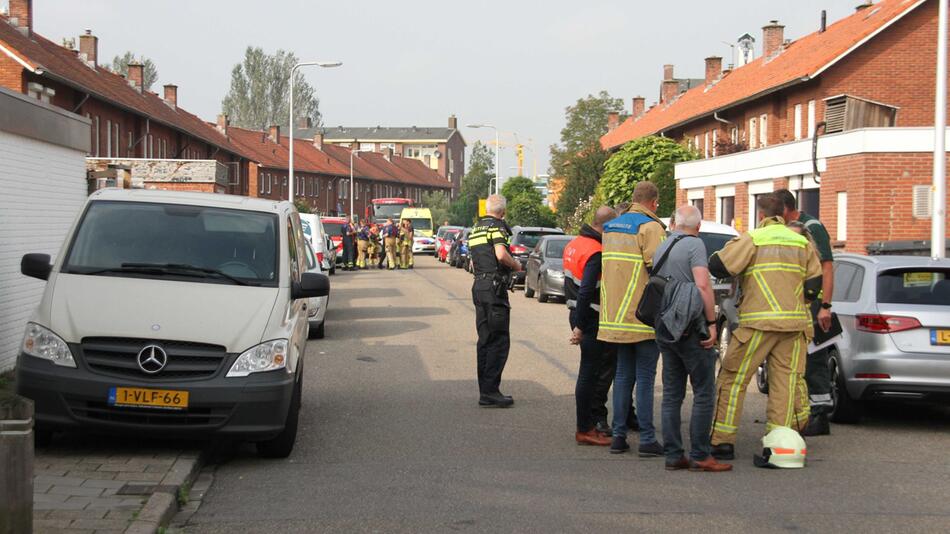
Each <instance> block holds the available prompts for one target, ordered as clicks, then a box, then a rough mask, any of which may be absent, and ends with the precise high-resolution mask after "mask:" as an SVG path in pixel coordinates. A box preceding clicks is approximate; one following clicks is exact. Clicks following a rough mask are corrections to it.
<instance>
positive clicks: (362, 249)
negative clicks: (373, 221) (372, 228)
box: [356, 220, 370, 269]
mask: <svg viewBox="0 0 950 534" xmlns="http://www.w3.org/2000/svg"><path fill="white" fill-rule="evenodd" d="M369 237H370V236H369V225H367V224H366V221H365V220H363V221H361V222H360V225H359V228H358V229H357V231H356V253H357V254H356V267H357V268H359V269H366V259H367V256H368V255H369Z"/></svg>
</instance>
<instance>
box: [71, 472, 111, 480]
mask: <svg viewBox="0 0 950 534" xmlns="http://www.w3.org/2000/svg"><path fill="white" fill-rule="evenodd" d="M67 476H70V477H76V478H85V479H95V480H113V479H115V473H114V472H112V471H70V472H69V473H67Z"/></svg>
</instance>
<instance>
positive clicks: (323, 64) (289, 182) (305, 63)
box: [277, 61, 343, 204]
mask: <svg viewBox="0 0 950 534" xmlns="http://www.w3.org/2000/svg"><path fill="white" fill-rule="evenodd" d="M342 64H343V62H342V61H303V62H301V63H297V64H296V65H294V66H293V68H291V69H290V125H289V126H290V129H289V130H288V135H289V136H290V147H289V149H290V161H289V162H288V166H289V167H290V168H289V169H288V172H289V174H290V177H289V178H288V180H287V191H288V192H289V197H290V198H289V200H290V203H291V204H293V202H294V73H296V72H297V69H299V68H300V67H311V66H316V67H323V68H325V69H328V68H332V67H339V66H340V65H342ZM277 144H278V145H279V144H280V139H278V140H277Z"/></svg>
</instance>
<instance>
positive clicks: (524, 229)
mask: <svg viewBox="0 0 950 534" xmlns="http://www.w3.org/2000/svg"><path fill="white" fill-rule="evenodd" d="M511 231H512V233H515V234H519V233H521V232H550V233H561V234H563V233H564V230H561V229H560V228H548V227H545V226H515V227H514V228H512V229H511Z"/></svg>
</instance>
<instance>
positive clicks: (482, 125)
mask: <svg viewBox="0 0 950 534" xmlns="http://www.w3.org/2000/svg"><path fill="white" fill-rule="evenodd" d="M466 127H467V128H491V129H492V130H495V194H498V177H499V173H500V172H501V170H500V169H499V163H498V161H499V160H498V154H499V152H500V150H501V143H500V142H499V140H498V128H495V127H494V126H492V125H491V124H468V125H466ZM490 184H491V182H489V185H490Z"/></svg>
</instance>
